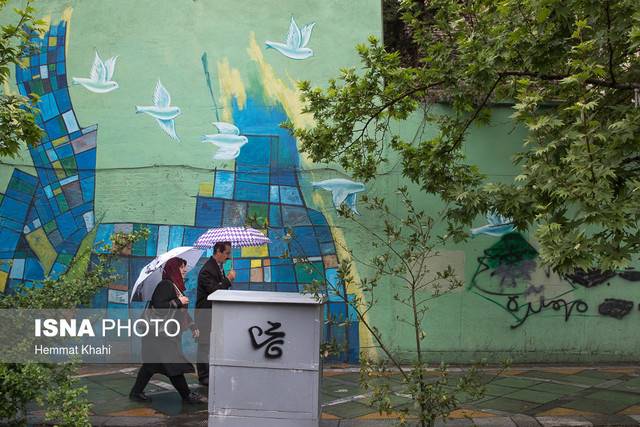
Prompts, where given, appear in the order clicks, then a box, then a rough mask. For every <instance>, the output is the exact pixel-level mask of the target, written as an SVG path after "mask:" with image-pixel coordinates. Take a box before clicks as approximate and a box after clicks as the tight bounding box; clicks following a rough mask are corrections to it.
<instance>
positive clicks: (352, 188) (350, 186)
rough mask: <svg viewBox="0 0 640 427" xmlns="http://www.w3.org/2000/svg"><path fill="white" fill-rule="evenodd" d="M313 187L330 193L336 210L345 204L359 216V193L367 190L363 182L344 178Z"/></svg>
mask: <svg viewBox="0 0 640 427" xmlns="http://www.w3.org/2000/svg"><path fill="white" fill-rule="evenodd" d="M311 185H313V186H314V187H317V188H321V189H323V190H327V191H330V192H331V195H332V198H333V205H334V206H335V208H336V209H338V208H340V206H342V204H343V203H345V204H346V205H347V207H349V209H351V210H352V211H353V213H355V214H358V215H359V212H358V209H357V205H356V203H357V198H358V193H361V192H363V191H364V190H365V187H364V184H362V183H361V182H354V181H351V180H349V179H344V178H333V179H327V180H324V181H318V182H312V183H311Z"/></svg>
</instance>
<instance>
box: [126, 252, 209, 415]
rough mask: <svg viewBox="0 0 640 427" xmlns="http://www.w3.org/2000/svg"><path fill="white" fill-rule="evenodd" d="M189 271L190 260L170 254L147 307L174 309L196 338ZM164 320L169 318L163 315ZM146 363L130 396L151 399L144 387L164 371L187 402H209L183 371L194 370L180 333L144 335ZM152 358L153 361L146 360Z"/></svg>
mask: <svg viewBox="0 0 640 427" xmlns="http://www.w3.org/2000/svg"><path fill="white" fill-rule="evenodd" d="M186 273H187V262H186V261H185V260H184V259H182V258H171V259H170V260H169V261H167V262H166V264H165V265H164V269H163V271H162V281H161V282H160V283H158V286H157V287H156V289H155V291H154V292H153V296H152V297H151V301H150V303H149V306H148V309H149V310H150V311H151V312H153V310H152V309H160V310H163V311H166V312H167V313H171V317H170V318H171V319H175V320H177V321H178V322H179V323H180V325H181V328H180V330H184V328H185V327H189V328H190V329H191V333H192V335H193V338H194V339H195V338H197V337H198V334H199V331H198V329H197V328H196V327H195V324H194V323H193V321H192V320H191V316H189V313H188V312H187V304H189V298H187V297H186V296H184V294H183V292H184V290H185V286H184V276H185V275H186ZM164 320H165V324H166V321H167V320H169V319H168V318H164ZM142 360H143V362H144V363H143V364H142V366H141V367H140V370H139V371H138V377H137V378H136V382H135V384H134V385H133V388H132V389H131V392H130V393H129V398H130V399H131V400H135V401H139V402H150V401H151V398H150V397H148V396H147V395H146V394H144V388H145V387H146V385H147V384H148V383H149V380H151V377H152V376H153V375H154V374H162V375H166V376H167V377H169V380H170V381H171V384H173V386H174V387H175V388H176V390H177V391H178V393H180V396H181V397H182V401H183V402H184V403H188V404H197V403H206V402H207V400H206V398H204V397H202V396H200V395H199V394H197V393H194V392H192V391H190V390H189V386H188V385H187V380H186V379H185V377H184V374H186V373H188V372H195V370H194V369H193V365H191V363H190V362H189V361H188V360H187V358H186V357H185V356H184V354H183V353H182V338H181V335H180V334H178V335H177V336H175V337H170V336H168V335H167V336H163V335H159V336H155V335H153V334H151V333H150V334H148V335H147V336H144V337H143V338H142ZM147 360H153V362H146V361H147Z"/></svg>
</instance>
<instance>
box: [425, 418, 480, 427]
mask: <svg viewBox="0 0 640 427" xmlns="http://www.w3.org/2000/svg"><path fill="white" fill-rule="evenodd" d="M473 425H474V424H473V420H467V419H459V420H447V421H443V420H436V423H435V425H434V427H472V426H473Z"/></svg>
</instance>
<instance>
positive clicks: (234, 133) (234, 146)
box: [202, 122, 249, 160]
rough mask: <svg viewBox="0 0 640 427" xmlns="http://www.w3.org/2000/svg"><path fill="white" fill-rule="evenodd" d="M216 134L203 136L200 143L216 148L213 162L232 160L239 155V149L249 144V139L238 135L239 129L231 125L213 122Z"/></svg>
mask: <svg viewBox="0 0 640 427" xmlns="http://www.w3.org/2000/svg"><path fill="white" fill-rule="evenodd" d="M213 125H214V126H215V127H216V128H217V129H218V133H216V134H211V135H204V136H203V137H202V142H208V143H210V144H213V145H214V146H216V147H218V149H217V150H216V152H215V154H214V155H213V160H233V159H235V158H237V157H238V156H239V155H240V149H241V148H242V147H243V146H244V145H245V144H246V143H247V142H249V139H248V138H247V137H246V136H244V135H240V129H238V128H237V127H236V126H235V125H232V124H231V123H225V122H213Z"/></svg>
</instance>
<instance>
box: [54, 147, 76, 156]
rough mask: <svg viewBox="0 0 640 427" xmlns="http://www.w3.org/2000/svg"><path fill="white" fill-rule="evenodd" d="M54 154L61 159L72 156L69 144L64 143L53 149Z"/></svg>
mask: <svg viewBox="0 0 640 427" xmlns="http://www.w3.org/2000/svg"><path fill="white" fill-rule="evenodd" d="M55 150H56V153H58V157H59V158H61V159H66V158H67V157H72V156H73V149H72V148H71V144H69V143H66V144H62V145H59V146H58V147H56V148H55Z"/></svg>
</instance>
